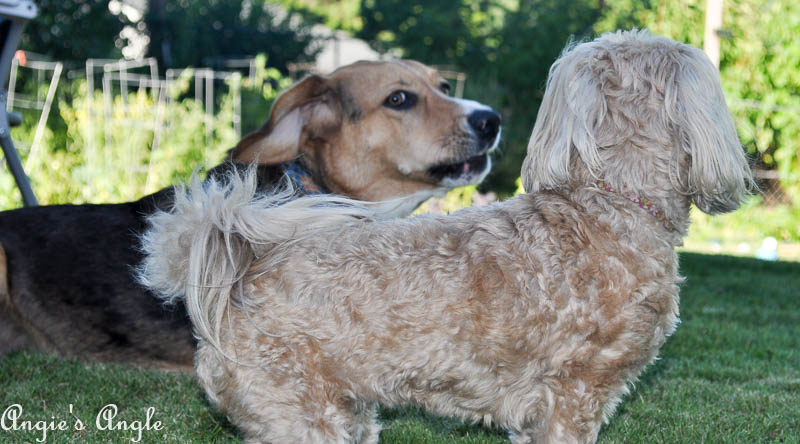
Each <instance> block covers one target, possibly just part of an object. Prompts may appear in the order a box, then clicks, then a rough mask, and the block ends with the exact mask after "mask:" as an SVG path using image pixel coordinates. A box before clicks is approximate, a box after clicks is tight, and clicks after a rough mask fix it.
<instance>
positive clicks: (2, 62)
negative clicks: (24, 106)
mask: <svg viewBox="0 0 800 444" xmlns="http://www.w3.org/2000/svg"><path fill="white" fill-rule="evenodd" d="M36 12H37V10H36V5H35V4H34V3H33V2H32V1H30V0H0V42H2V49H1V51H2V52H0V144H2V146H3V154H4V155H5V158H6V163H8V169H9V170H11V174H12V175H13V176H14V181H16V182H17V186H18V187H19V190H20V192H21V193H22V202H23V203H24V204H25V206H26V207H29V206H35V205H38V202H37V201H36V196H35V195H34V194H33V190H32V189H31V185H30V182H28V177H27V176H26V175H25V171H24V170H23V169H22V163H21V162H20V160H19V155H18V154H17V150H16V148H14V143H13V142H12V140H11V131H10V127H11V126H12V125H15V124H16V125H19V124H20V123H22V122H21V119H20V117H19V115H18V114H16V113H8V112H7V111H6V101H7V100H8V93H7V91H6V85H7V84H8V74H9V72H10V70H11V61H12V60H13V58H14V53H15V52H16V50H17V46H18V45H19V38H20V36H21V35H22V28H23V27H24V26H25V23H27V22H28V21H30V20H31V19H33V18H34V17H36Z"/></svg>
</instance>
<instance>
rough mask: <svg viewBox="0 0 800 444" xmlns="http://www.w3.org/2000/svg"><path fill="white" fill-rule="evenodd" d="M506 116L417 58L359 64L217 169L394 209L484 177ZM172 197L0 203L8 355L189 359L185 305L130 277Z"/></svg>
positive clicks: (273, 117) (0, 336)
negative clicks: (251, 170) (250, 169)
mask: <svg viewBox="0 0 800 444" xmlns="http://www.w3.org/2000/svg"><path fill="white" fill-rule="evenodd" d="M499 123H500V121H499V117H498V115H497V114H496V113H495V112H493V111H492V110H491V109H489V108H487V107H485V106H482V105H479V104H477V103H475V102H470V101H466V100H459V99H454V98H451V97H448V96H447V83H446V82H445V81H444V79H443V78H442V77H441V76H440V75H439V74H438V73H437V72H436V71H435V70H433V69H431V68H429V67H426V66H424V65H422V64H420V63H416V62H412V61H385V62H362V63H356V64H354V65H350V66H347V67H343V68H341V69H339V70H337V71H335V72H334V73H332V74H331V75H329V76H316V75H314V76H310V77H308V78H306V79H305V80H303V81H301V82H299V83H297V84H296V85H294V86H293V87H292V88H291V89H289V90H287V91H286V92H284V93H283V94H282V95H281V96H280V97H279V98H278V99H277V101H276V102H275V104H274V105H273V108H272V110H271V112H270V116H269V119H268V120H267V123H266V124H265V125H264V126H263V127H262V128H261V129H260V130H258V131H257V132H255V133H253V134H251V135H249V136H247V137H246V138H245V139H243V140H242V141H241V142H240V143H239V144H238V145H237V147H236V148H235V149H233V150H232V152H231V158H230V160H231V161H232V162H226V163H225V164H223V165H220V166H219V167H217V168H215V169H214V170H212V172H211V173H210V175H211V176H214V177H223V176H224V174H223V173H224V172H225V171H227V170H230V169H231V167H232V165H233V162H235V163H245V164H246V163H256V164H258V165H259V166H260V167H259V175H258V183H259V188H261V189H265V190H269V189H272V188H273V187H274V186H275V185H276V184H277V183H278V182H280V181H281V179H282V178H283V176H284V174H288V175H289V176H290V177H292V178H293V179H294V180H295V181H296V183H297V186H298V187H299V188H300V189H301V190H302V191H304V192H306V193H312V192H330V193H336V194H344V195H347V196H350V197H354V198H357V199H362V200H383V199H394V200H393V201H392V204H391V205H386V206H384V208H385V209H386V212H387V215H390V216H400V215H405V214H407V213H409V212H410V211H412V210H413V209H414V208H415V207H416V206H417V205H418V204H419V203H421V202H422V201H424V200H425V199H427V198H428V197H430V196H431V195H433V194H436V193H441V192H444V191H446V190H447V189H449V188H452V187H454V186H458V185H466V184H470V183H477V182H480V180H482V179H483V177H484V176H485V175H486V174H487V173H488V171H489V169H490V160H489V157H488V153H489V151H491V150H492V149H493V148H494V147H495V146H496V144H497V139H498V138H499V132H500V128H499ZM173 195H174V193H173V189H172V188H167V189H164V190H161V191H159V192H157V193H155V194H153V195H150V196H147V197H144V198H142V199H140V200H138V201H136V202H130V203H123V204H114V205H57V206H46V207H37V208H25V209H20V210H14V211H7V212H3V213H0V354H2V353H6V352H9V351H13V350H17V349H23V348H29V349H39V350H44V351H48V352H53V353H56V354H58V355H61V356H67V357H82V358H91V359H99V360H104V361H117V362H129V363H137V364H144V365H154V366H159V367H169V368H174V367H183V368H188V367H190V366H191V363H192V356H193V355H194V351H195V341H194V339H193V337H192V334H191V329H190V326H189V322H188V319H187V317H186V313H185V311H184V309H183V307H182V306H178V307H175V308H172V307H171V308H169V309H164V308H163V307H162V305H161V302H160V301H159V300H157V299H156V298H155V297H154V296H153V295H152V294H151V293H150V292H148V291H146V290H145V289H144V288H142V287H141V286H139V285H138V284H137V283H136V282H135V280H134V278H133V275H132V270H133V269H134V268H135V267H136V266H137V265H138V264H139V262H140V261H141V259H142V254H141V252H140V251H139V247H138V245H139V239H138V238H139V235H140V233H142V232H143V231H144V229H145V225H146V222H145V220H146V217H147V216H148V215H150V214H153V213H154V212H155V211H156V210H157V209H169V208H170V207H171V206H172V205H173ZM3 249H4V250H5V254H3Z"/></svg>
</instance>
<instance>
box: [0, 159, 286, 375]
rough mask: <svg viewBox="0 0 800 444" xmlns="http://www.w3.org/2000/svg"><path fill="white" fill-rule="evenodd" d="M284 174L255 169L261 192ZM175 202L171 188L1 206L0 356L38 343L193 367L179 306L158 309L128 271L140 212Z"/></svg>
mask: <svg viewBox="0 0 800 444" xmlns="http://www.w3.org/2000/svg"><path fill="white" fill-rule="evenodd" d="M232 166H233V164H231V163H225V164H222V165H220V166H219V167H217V168H215V169H212V170H211V171H210V172H209V175H210V176H212V177H222V176H224V175H226V174H227V173H229V172H230V170H231V167H232ZM282 176H283V172H282V170H281V168H280V167H264V166H262V167H259V168H258V180H259V186H260V187H261V188H267V189H269V188H271V187H273V186H274V185H275V184H276V183H277V182H278V181H279V180H280V179H281V177H282ZM173 198H174V190H173V188H172V187H169V188H165V189H163V190H160V191H158V192H156V193H154V194H151V195H148V196H145V197H143V198H141V199H139V200H137V201H134V202H126V203H120V204H98V205H53V206H42V207H31V208H21V209H17V210H11V211H5V212H0V245H2V248H3V251H4V252H5V254H4V255H3V262H4V264H0V265H4V267H0V339H1V340H0V354H4V353H7V352H10V351H14V350H18V349H24V348H36V349H40V350H45V351H49V352H53V353H56V354H59V355H61V356H76V357H77V356H80V357H84V358H91V359H98V360H103V361H123V362H130V363H136V364H147V365H155V366H158V367H163V368H175V367H181V368H190V367H191V365H192V355H193V350H194V344H195V340H194V338H193V336H192V333H191V325H190V324H189V320H188V318H187V317H186V312H185V310H184V308H183V306H182V305H181V304H177V305H175V306H173V307H169V308H165V307H164V306H163V304H162V302H161V301H160V300H158V299H157V298H156V297H155V296H154V295H153V293H152V292H150V291H149V290H147V289H145V288H144V287H142V286H141V285H139V284H138V283H137V282H136V281H135V279H134V276H133V268H134V267H135V266H136V265H137V264H139V263H140V262H141V261H142V259H143V257H144V256H143V253H142V252H141V250H140V247H139V245H140V241H139V237H140V236H141V234H142V233H143V232H144V231H145V230H146V228H147V217H148V216H150V215H152V214H153V213H155V212H156V210H168V209H170V208H171V206H172V204H173ZM103 251H106V252H107V253H105V254H103V253H102V252H103Z"/></svg>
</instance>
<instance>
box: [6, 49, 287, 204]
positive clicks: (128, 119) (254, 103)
mask: <svg viewBox="0 0 800 444" xmlns="http://www.w3.org/2000/svg"><path fill="white" fill-rule="evenodd" d="M265 62H266V60H265V58H264V57H260V58H259V59H258V61H257V64H258V66H259V69H258V70H257V74H256V75H255V76H254V78H253V79H248V78H245V79H242V82H241V94H242V115H243V122H242V127H243V130H244V131H252V130H253V129H255V128H257V127H258V126H260V125H261V124H263V122H264V121H265V120H266V117H267V114H268V110H269V106H270V105H271V102H272V100H273V99H274V98H275V96H276V95H277V93H278V91H279V90H281V89H283V88H285V87H286V86H288V84H289V80H288V79H286V78H284V77H282V76H281V74H280V73H279V72H278V71H277V70H275V69H272V68H266V67H265ZM191 79H192V73H191V72H188V71H187V72H185V73H184V76H183V77H181V78H180V79H179V80H178V81H177V82H175V84H174V85H173V87H171V88H170V89H169V91H168V94H169V97H170V98H171V100H164V101H162V103H161V104H159V103H158V101H157V97H154V94H153V92H152V91H151V90H149V89H141V90H139V91H135V92H131V93H129V94H128V95H127V96H126V100H125V102H124V103H123V100H122V99H123V97H122V96H121V95H119V94H118V95H116V96H115V97H114V98H113V102H112V107H111V112H110V114H109V115H106V114H105V112H104V106H103V105H104V103H103V100H104V99H103V95H102V93H100V92H99V91H95V92H93V94H91V95H90V94H89V93H88V91H87V88H86V82H85V81H84V80H83V79H78V80H75V81H72V82H70V83H68V84H66V85H65V86H63V87H62V88H61V90H60V93H59V100H58V106H57V107H55V108H54V110H53V112H52V114H51V116H50V119H49V122H48V124H49V125H48V129H47V130H46V131H45V133H44V136H43V137H42V141H41V143H40V145H39V147H37V148H36V150H35V151H32V150H31V146H30V144H31V142H32V141H33V138H34V132H35V128H36V123H37V120H38V112H26V113H24V122H23V125H22V126H20V127H18V128H13V129H12V137H13V138H14V140H15V142H16V145H17V148H18V151H19V152H20V155H21V157H22V161H23V163H24V164H25V167H26V172H27V173H28V175H29V177H30V179H31V184H32V186H33V189H34V192H35V194H36V196H37V198H38V199H39V202H40V203H42V204H57V203H87V202H90V203H105V202H121V201H129V200H133V199H136V198H138V197H141V196H143V195H146V194H149V193H152V192H154V191H156V190H158V189H160V188H163V187H165V186H168V185H170V184H173V183H175V182H177V181H179V180H184V179H187V178H188V177H189V176H190V175H191V174H192V172H193V171H194V170H195V169H198V168H199V169H200V170H201V172H202V171H204V170H206V169H207V168H209V167H213V166H214V165H216V164H218V163H219V162H220V161H221V160H222V159H223V157H224V156H225V153H226V152H227V150H229V149H230V148H232V147H233V146H234V145H235V144H236V142H237V135H236V132H235V130H234V125H233V121H234V118H233V117H234V111H233V109H234V106H233V105H234V94H233V90H232V88H228V92H226V93H225V94H224V95H222V96H221V97H220V98H218V100H217V101H216V104H215V110H216V111H215V113H214V116H213V118H212V119H210V121H209V119H208V118H207V116H206V113H205V109H204V104H203V103H200V102H197V101H196V100H194V98H193V97H188V96H187V92H188V90H189V86H190V80H191ZM228 86H229V87H230V86H232V85H230V84H229V85H228ZM90 105H91V108H92V115H91V116H90V113H89V109H90ZM157 119H158V120H160V122H161V123H160V124H157V123H156V120H157ZM207 124H210V125H211V130H210V133H207V128H206V125H207ZM208 134H210V135H211V137H210V138H208ZM154 141H155V143H154ZM20 205H21V197H20V195H19V192H18V191H17V189H16V185H15V183H14V181H13V179H12V177H11V174H10V173H9V172H8V171H7V170H6V169H5V168H3V169H2V170H0V209H10V208H15V207H19V206H20Z"/></svg>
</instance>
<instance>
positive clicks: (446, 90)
mask: <svg viewBox="0 0 800 444" xmlns="http://www.w3.org/2000/svg"><path fill="white" fill-rule="evenodd" d="M439 88H440V89H441V90H442V92H443V93H445V94H447V95H450V84H449V83H447V82H442V83H441V84H440V85H439Z"/></svg>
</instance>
